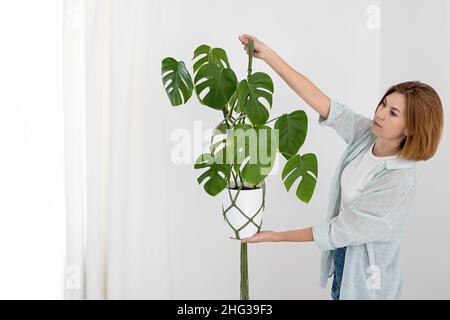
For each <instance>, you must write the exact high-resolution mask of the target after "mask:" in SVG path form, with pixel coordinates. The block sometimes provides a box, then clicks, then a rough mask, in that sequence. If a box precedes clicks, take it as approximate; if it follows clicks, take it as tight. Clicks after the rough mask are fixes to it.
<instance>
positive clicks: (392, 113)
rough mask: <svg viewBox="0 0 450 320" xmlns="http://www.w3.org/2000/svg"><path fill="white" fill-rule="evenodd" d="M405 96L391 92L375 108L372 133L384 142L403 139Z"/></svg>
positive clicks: (404, 132) (404, 131)
mask: <svg viewBox="0 0 450 320" xmlns="http://www.w3.org/2000/svg"><path fill="white" fill-rule="evenodd" d="M405 110H406V100H405V96H404V95H403V94H401V93H398V92H393V93H391V94H390V95H388V96H386V97H385V99H384V101H383V102H382V103H381V104H380V105H379V106H378V107H377V109H376V111H375V115H374V117H373V122H372V128H371V129H372V132H373V134H375V135H376V136H377V137H379V138H383V139H386V140H397V139H403V137H404V136H405V134H406V130H405V123H406V117H405Z"/></svg>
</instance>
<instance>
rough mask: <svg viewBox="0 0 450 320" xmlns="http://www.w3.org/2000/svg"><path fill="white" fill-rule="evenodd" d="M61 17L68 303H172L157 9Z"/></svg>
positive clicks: (121, 5)
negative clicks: (142, 300)
mask: <svg viewBox="0 0 450 320" xmlns="http://www.w3.org/2000/svg"><path fill="white" fill-rule="evenodd" d="M64 9H65V10H64V19H65V24H64V67H65V78H64V80H65V82H64V84H65V85H64V109H65V144H66V154H65V155H66V176H67V178H66V190H67V214H68V261H67V266H68V268H67V297H68V298H69V299H83V298H87V299H133V298H147V299H167V298H169V297H170V281H169V280H170V279H169V262H168V259H169V248H168V243H169V241H168V240H169V239H168V216H167V208H166V206H167V203H168V200H167V189H166V183H165V180H166V165H165V161H164V157H162V156H161V155H162V154H163V152H165V150H166V148H167V147H166V146H165V145H164V140H163V139H161V137H162V136H163V135H164V134H165V133H164V114H163V109H162V108H161V107H160V103H161V101H162V100H161V99H162V97H163V96H162V94H163V92H161V91H162V90H161V80H160V71H159V70H160V59H159V40H158V39H159V37H160V35H161V30H159V28H158V25H159V24H158V18H159V2H158V1H145V0H132V1H120V0H102V1H99V0H96V1H94V0H90V1H83V0H65V2H64ZM157 92H161V94H156V93H157Z"/></svg>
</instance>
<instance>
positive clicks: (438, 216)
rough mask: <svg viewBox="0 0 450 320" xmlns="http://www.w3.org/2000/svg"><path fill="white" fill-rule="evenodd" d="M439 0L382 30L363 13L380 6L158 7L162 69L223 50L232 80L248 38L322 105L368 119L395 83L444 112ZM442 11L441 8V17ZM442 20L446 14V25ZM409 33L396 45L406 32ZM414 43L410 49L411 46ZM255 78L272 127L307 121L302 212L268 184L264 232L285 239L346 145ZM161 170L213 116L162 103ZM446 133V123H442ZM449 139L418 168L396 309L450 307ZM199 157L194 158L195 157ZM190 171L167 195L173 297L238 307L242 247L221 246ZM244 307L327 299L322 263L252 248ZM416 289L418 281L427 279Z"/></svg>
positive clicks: (323, 196)
mask: <svg viewBox="0 0 450 320" xmlns="http://www.w3.org/2000/svg"><path fill="white" fill-rule="evenodd" d="M445 2H446V1H444V0H440V1H433V2H427V3H426V5H428V6H429V7H424V6H425V4H423V3H425V2H423V1H408V2H406V1H396V2H394V3H393V2H392V1H382V3H381V29H377V28H376V23H375V28H374V29H373V28H371V27H370V26H373V24H371V22H373V21H374V20H375V22H376V20H377V19H376V16H374V13H373V12H369V13H368V12H367V11H366V10H367V9H368V8H369V7H370V6H373V5H375V6H380V1H367V0H363V1H361V0H347V1H340V2H337V1H324V0H322V1H295V2H294V1H279V2H277V3H276V4H275V3H274V2H273V1H267V0H265V1H254V0H253V1H245V2H243V1H228V2H226V3H223V2H220V3H219V2H217V5H216V4H214V1H206V0H197V1H189V2H188V1H181V0H178V1H175V0H171V1H162V3H161V16H160V17H161V23H162V26H161V29H162V30H163V31H162V32H163V37H162V42H161V46H160V52H161V59H162V58H163V57H166V56H172V57H175V58H177V59H181V60H184V61H185V62H186V63H187V64H188V66H189V68H191V66H192V65H191V64H190V59H191V58H192V56H193V51H194V49H195V48H196V47H197V46H198V45H200V44H209V45H211V46H216V47H221V48H224V49H225V50H226V51H227V53H228V56H229V59H230V62H231V65H232V67H233V69H234V70H235V72H236V73H237V76H238V79H242V78H243V77H245V75H246V68H247V56H246V55H245V52H244V51H243V49H242V47H241V44H240V42H239V41H238V36H239V35H240V34H242V33H250V34H253V35H255V36H257V37H258V38H260V39H261V40H262V41H264V42H266V43H267V44H268V45H269V46H271V47H272V48H273V49H275V50H276V51H277V52H278V53H279V54H280V55H281V56H282V57H283V58H284V59H285V60H286V61H287V62H288V63H290V64H291V65H292V66H293V67H294V68H296V69H297V70H299V71H300V72H302V73H303V74H305V75H307V76H308V77H309V78H310V79H311V80H312V81H314V82H315V83H316V85H317V86H318V87H320V88H321V89H322V90H323V91H324V92H325V93H326V94H328V95H329V96H331V97H333V98H335V99H337V100H338V101H340V102H342V103H345V104H347V105H349V106H350V107H352V108H353V109H355V110H357V111H358V112H360V113H364V114H366V115H368V116H371V115H372V114H373V112H374V110H375V106H376V104H377V103H378V100H379V98H380V97H381V95H382V94H383V92H384V91H385V90H386V89H387V87H388V86H389V85H391V84H394V83H395V82H399V81H404V80H422V81H424V82H429V83H430V84H431V85H433V86H434V87H435V88H436V90H437V91H438V92H439V93H440V94H441V98H442V99H443V103H444V106H445V105H448V103H449V102H450V96H449V90H448V88H447V87H445V86H446V85H448V83H449V81H448V80H449V65H450V62H449V59H448V56H449V52H448V50H449V44H450V38H449V34H448V31H447V33H445V30H449V26H448V25H447V26H445V25H444V21H445V19H444V17H445V16H444V11H443V8H444V4H445ZM447 10H448V7H447ZM449 17H450V13H449V11H447V16H446V19H447V20H448V19H449ZM406 31H408V32H407V33H406V35H405V32H406ZM415 37H417V38H416V40H415V43H414V42H413V41H412V40H413V39H415ZM253 71H254V72H255V71H263V72H267V73H269V74H270V75H271V77H272V79H273V80H274V84H275V94H274V103H273V109H272V112H271V118H272V117H275V116H278V115H280V114H282V113H285V112H290V111H293V110H295V109H304V110H305V111H306V112H307V115H308V117H309V133H308V137H307V141H306V143H305V144H304V146H303V147H302V150H300V151H301V152H314V153H315V154H316V155H317V157H318V160H319V180H318V183H317V188H316V192H315V194H314V197H313V199H312V200H311V201H310V203H309V204H308V205H306V204H304V203H302V202H300V201H298V200H297V198H296V197H295V194H294V192H290V193H287V192H286V191H285V189H284V187H283V186H282V183H281V172H278V173H277V174H276V175H274V176H271V177H269V178H268V193H267V206H266V211H265V218H264V227H263V229H272V230H279V231H281V230H288V229H296V228H301V227H305V226H309V225H311V224H313V223H316V222H319V221H321V220H322V219H324V217H325V212H326V208H327V203H328V193H329V188H330V182H331V178H332V175H333V173H334V170H335V167H336V162H337V160H338V158H339V157H340V156H341V154H342V152H343V150H344V143H343V142H342V141H341V140H340V139H339V137H337V136H336V135H335V134H334V132H333V131H332V130H331V129H328V128H322V127H320V128H319V126H318V124H317V115H316V114H315V113H314V111H313V110H312V109H309V107H308V106H307V105H306V104H305V103H304V102H303V101H302V100H301V99H300V98H299V97H298V96H297V95H296V94H295V93H294V92H293V91H292V90H290V88H289V87H288V86H287V85H286V84H285V83H284V82H283V81H282V80H281V79H280V78H279V77H278V76H277V75H276V73H275V72H274V71H272V70H270V68H269V67H268V66H266V65H265V64H264V63H263V62H261V61H259V60H256V61H254V63H253ZM162 107H165V108H166V114H165V119H166V132H165V133H164V136H163V137H162V139H165V141H166V143H167V146H168V147H167V154H166V158H167V161H168V162H170V161H171V149H172V147H173V146H174V145H176V143H177V142H176V141H172V140H171V134H172V133H173V132H175V130H177V129H180V128H184V129H187V130H190V131H191V132H192V131H193V128H194V121H202V125H203V128H204V129H207V128H211V127H212V126H213V125H214V124H216V123H217V122H218V121H220V118H221V114H220V113H218V112H217V111H214V110H212V109H209V108H206V107H202V106H200V105H199V104H198V103H197V101H196V99H195V98H194V99H192V100H191V101H190V102H189V103H188V104H187V105H185V106H181V107H177V108H172V107H170V105H169V103H168V101H167V100H165V101H164V103H163V104H162ZM446 125H448V120H446ZM447 140H448V136H447V135H446V134H445V135H444V137H443V140H442V144H441V149H440V150H439V153H438V154H437V155H436V157H435V158H434V159H433V160H431V161H429V162H428V163H423V164H420V165H419V169H418V178H419V187H418V194H417V199H416V200H417V202H416V206H415V208H414V212H412V213H411V218H410V221H409V224H408V229H407V234H406V236H405V240H406V241H405V243H404V247H403V263H404V270H405V289H404V298H449V297H450V292H449V272H450V271H449V270H450V261H449V246H450V244H449V243H450V241H449V240H450V239H449V236H448V233H446V232H445V230H444V228H445V226H446V225H448V224H449V222H450V218H449V216H448V215H447V214H446V211H445V207H446V204H447V205H448V204H449V201H448V197H445V192H446V190H449V188H448V187H449V180H448V179H447V180H445V181H444V179H443V178H442V177H444V176H446V177H448V176H449V169H448V167H447V166H446V165H445V164H444V158H446V157H448V150H446V149H445V146H446V145H448V141H447ZM197 155H198V153H196V154H194V155H192V157H194V158H195V157H196V156H197ZM199 174H200V173H199V171H196V170H194V169H193V166H192V164H189V165H175V164H173V163H171V162H170V165H169V175H168V188H169V192H170V195H171V197H172V199H173V200H172V201H170V203H169V214H170V226H171V230H170V234H171V237H170V239H171V243H170V245H171V253H170V254H171V255H170V260H171V273H172V296H173V298H175V299H196V298H199V299H238V298H239V243H238V242H235V241H233V240H229V239H228V238H227V236H226V232H225V225H224V222H223V220H222V218H221V204H220V203H221V202H220V198H219V197H217V198H212V197H209V196H208V195H207V194H206V193H204V191H203V189H202V188H201V187H199V186H198V184H197V181H196V178H197V177H198V175H199ZM249 246H250V248H249V272H250V296H251V298H252V299H329V290H327V291H325V290H322V289H321V288H319V286H318V277H319V262H320V261H319V256H320V252H319V250H318V249H317V248H316V247H315V245H314V244H311V243H309V244H304V243H303V244H302V243H276V244H274V243H263V244H254V245H249ZM424 279H425V280H424Z"/></svg>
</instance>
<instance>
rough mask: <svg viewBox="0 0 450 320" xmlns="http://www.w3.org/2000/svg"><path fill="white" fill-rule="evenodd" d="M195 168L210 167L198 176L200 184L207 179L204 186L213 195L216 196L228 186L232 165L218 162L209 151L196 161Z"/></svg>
mask: <svg viewBox="0 0 450 320" xmlns="http://www.w3.org/2000/svg"><path fill="white" fill-rule="evenodd" d="M194 168H195V169H202V168H208V170H206V171H205V172H204V173H203V174H202V175H201V176H200V177H198V178H197V181H198V183H199V184H201V183H202V182H203V180H205V179H207V180H206V182H205V184H204V185H203V188H204V189H205V191H206V192H207V193H208V194H209V195H211V196H216V195H217V194H219V193H220V192H221V191H222V190H223V189H225V188H226V187H227V183H228V180H229V178H230V171H231V166H230V165H229V164H226V163H222V164H220V163H216V161H215V159H214V157H213V156H212V155H211V154H209V153H204V154H202V155H201V156H200V157H198V159H197V160H196V161H195V165H194Z"/></svg>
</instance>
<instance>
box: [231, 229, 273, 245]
mask: <svg viewBox="0 0 450 320" xmlns="http://www.w3.org/2000/svg"><path fill="white" fill-rule="evenodd" d="M230 239H236V238H232V237H230ZM236 240H237V239H236ZM277 241H278V237H277V232H275V231H272V230H267V231H260V232H259V233H257V234H255V235H254V236H253V237H250V238H245V239H241V243H258V242H277Z"/></svg>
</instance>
